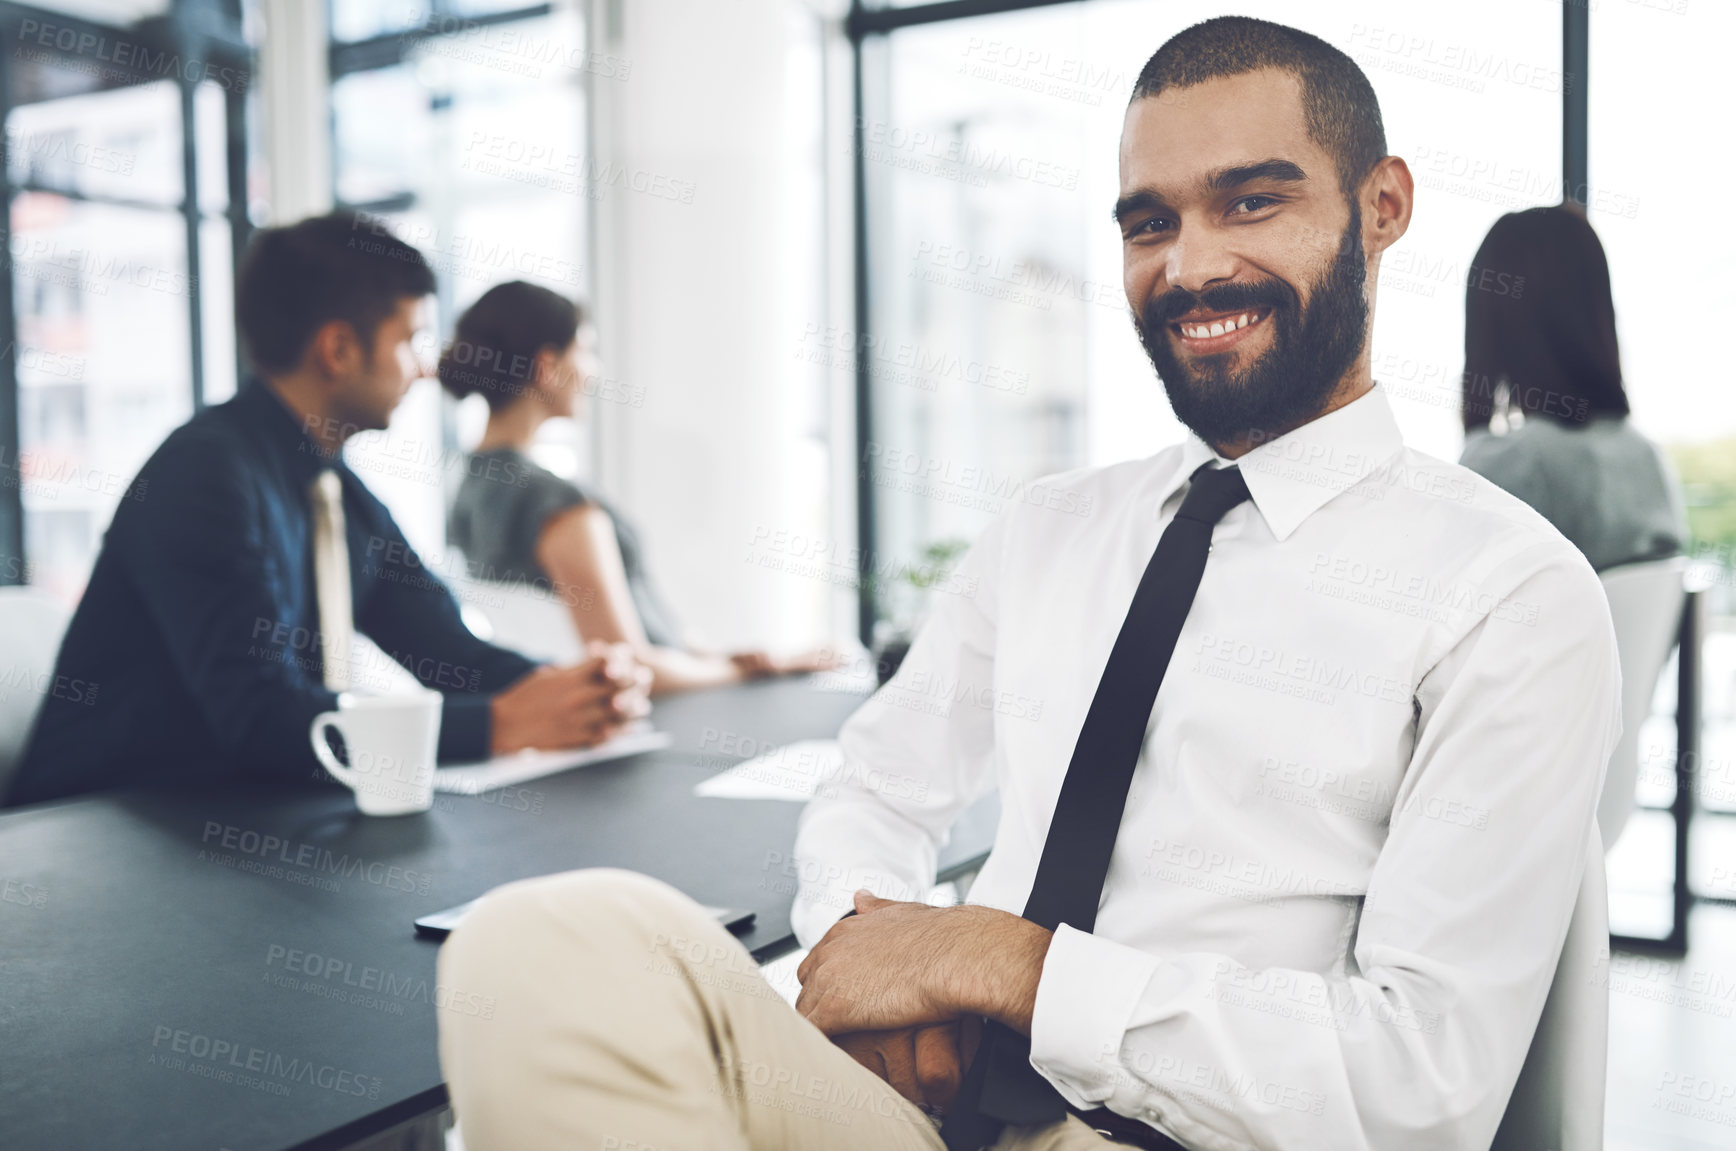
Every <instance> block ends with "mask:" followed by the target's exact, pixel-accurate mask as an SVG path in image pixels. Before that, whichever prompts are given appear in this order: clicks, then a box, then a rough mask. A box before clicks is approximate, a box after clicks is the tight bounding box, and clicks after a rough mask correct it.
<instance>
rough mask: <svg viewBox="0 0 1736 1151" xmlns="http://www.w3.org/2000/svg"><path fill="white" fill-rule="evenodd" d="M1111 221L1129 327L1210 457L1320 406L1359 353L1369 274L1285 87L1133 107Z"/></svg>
mask: <svg viewBox="0 0 1736 1151" xmlns="http://www.w3.org/2000/svg"><path fill="white" fill-rule="evenodd" d="M1115 215H1116V221H1117V223H1118V225H1119V226H1120V229H1121V235H1122V266H1123V281H1124V285H1125V287H1126V289H1127V299H1128V301H1129V302H1130V304H1131V305H1132V307H1133V312H1134V326H1135V328H1136V329H1137V330H1138V332H1139V336H1140V340H1141V342H1142V343H1144V345H1145V349H1146V352H1147V354H1148V355H1150V357H1151V360H1152V363H1153V364H1154V365H1155V366H1156V368H1157V371H1158V374H1159V375H1160V376H1161V377H1162V379H1163V383H1164V388H1165V390H1166V391H1167V392H1168V393H1169V397H1170V403H1171V405H1172V406H1173V407H1174V408H1175V411H1176V415H1177V417H1178V418H1180V419H1181V420H1182V422H1183V423H1185V424H1187V425H1188V426H1189V427H1190V428H1192V429H1193V430H1194V431H1195V432H1196V433H1197V434H1198V435H1199V436H1200V437H1201V438H1202V439H1204V440H1206V442H1208V443H1211V444H1213V445H1215V446H1219V447H1223V446H1226V445H1231V444H1244V443H1248V442H1250V441H1253V442H1257V441H1258V440H1260V439H1262V438H1270V437H1272V436H1274V435H1279V434H1282V433H1283V432H1286V431H1289V430H1291V429H1292V428H1295V427H1297V426H1300V425H1301V424H1303V423H1306V422H1308V421H1309V420H1311V419H1313V418H1315V417H1316V416H1318V415H1320V414H1321V413H1322V412H1324V411H1326V410H1328V409H1329V408H1330V407H1331V406H1333V397H1334V393H1335V392H1336V391H1337V390H1338V388H1339V385H1340V383H1341V381H1343V380H1344V378H1345V376H1346V375H1347V373H1349V372H1350V370H1351V368H1352V366H1353V365H1354V364H1355V363H1356V362H1357V359H1358V357H1359V356H1360V355H1361V354H1362V353H1363V352H1364V350H1365V345H1366V336H1367V329H1368V317H1369V308H1370V305H1369V300H1368V296H1367V294H1366V291H1365V285H1366V280H1367V264H1366V257H1365V254H1364V249H1363V244H1362V236H1361V231H1362V220H1361V214H1360V212H1358V211H1357V210H1356V207H1355V205H1354V203H1353V202H1350V201H1347V200H1346V198H1345V196H1344V193H1343V192H1342V190H1341V188H1340V180H1339V171H1338V166H1337V164H1336V163H1335V161H1334V158H1333V156H1332V155H1331V154H1330V153H1328V152H1327V151H1326V150H1325V149H1324V148H1322V147H1321V146H1320V145H1319V144H1318V143H1316V142H1315V141H1314V140H1313V139H1311V138H1310V137H1309V135H1308V129H1307V125H1306V122H1305V121H1304V118H1303V107H1302V84H1301V81H1300V80H1299V79H1298V78H1297V77H1296V76H1294V75H1293V74H1291V73H1289V72H1285V71H1280V70H1278V69H1261V70H1259V71H1255V72H1247V73H1243V74H1241V75H1237V76H1229V77H1223V78H1218V79H1213V80H1208V81H1205V82H1204V83H1200V84H1196V85H1194V86H1192V87H1189V88H1184V89H1179V90H1178V89H1167V90H1164V91H1161V92H1159V93H1158V95H1156V96H1154V97H1144V98H1140V99H1136V100H1134V101H1133V103H1132V104H1131V105H1130V106H1129V107H1128V109H1127V117H1126V120H1125V121H1124V123H1123V126H1122V134H1121V191H1120V196H1119V198H1118V199H1117V201H1116V208H1115Z"/></svg>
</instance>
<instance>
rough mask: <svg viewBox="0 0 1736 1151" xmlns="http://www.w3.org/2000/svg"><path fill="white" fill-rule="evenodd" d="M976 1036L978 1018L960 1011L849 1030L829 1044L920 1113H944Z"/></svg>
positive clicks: (970, 1056) (971, 1055) (979, 1025)
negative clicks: (943, 1018) (944, 1017)
mask: <svg viewBox="0 0 1736 1151" xmlns="http://www.w3.org/2000/svg"><path fill="white" fill-rule="evenodd" d="M981 1038H982V1018H981V1016H977V1015H966V1016H964V1017H962V1018H960V1019H955V1020H953V1021H952V1022H950V1023H928V1024H924V1025H923V1026H920V1027H900V1028H897V1029H895V1030H892V1031H851V1032H847V1033H845V1034H843V1035H834V1036H832V1042H833V1043H835V1044H837V1045H838V1046H839V1047H841V1048H843V1049H844V1051H845V1052H846V1053H848V1054H849V1056H850V1057H851V1058H852V1059H854V1060H855V1061H856V1062H858V1063H860V1064H861V1065H862V1066H864V1067H866V1068H868V1070H870V1071H872V1072H874V1074H876V1075H878V1076H880V1078H882V1079H884V1080H885V1081H886V1082H887V1083H889V1084H891V1086H892V1089H893V1090H894V1091H897V1092H898V1093H899V1094H900V1095H902V1096H904V1097H905V1098H906V1099H908V1100H910V1101H911V1102H912V1103H914V1104H916V1105H917V1106H918V1107H921V1108H922V1109H923V1110H924V1111H927V1112H929V1113H930V1114H936V1115H944V1114H945V1113H946V1109H947V1108H948V1107H950V1106H952V1100H953V1097H954V1096H956V1095H957V1094H958V1087H959V1083H960V1082H962V1081H963V1079H964V1071H965V1068H967V1067H969V1066H970V1061H971V1060H972V1059H973V1058H974V1057H975V1056H976V1049H977V1043H978V1042H979V1041H980V1040H981Z"/></svg>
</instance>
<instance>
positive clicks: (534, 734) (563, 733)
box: [490, 640, 651, 755]
mask: <svg viewBox="0 0 1736 1151" xmlns="http://www.w3.org/2000/svg"><path fill="white" fill-rule="evenodd" d="M585 656H586V658H585V660H584V662H582V663H575V664H572V665H570V666H567V667H539V668H537V669H536V670H535V671H532V672H531V673H530V674H528V675H526V676H524V677H523V678H521V679H519V680H518V681H517V682H515V683H514V684H512V686H510V687H508V688H507V689H506V690H505V691H502V692H501V693H500V694H499V695H496V696H495V697H494V698H493V699H492V700H491V701H490V709H491V711H492V714H493V720H494V727H493V731H494V736H493V748H492V750H493V753H494V754H495V755H507V754H510V753H512V752H515V751H523V750H524V749H526V748H561V747H591V746H594V745H595V744H599V743H602V742H603V741H604V740H606V739H608V738H609V737H610V736H613V735H616V734H618V733H619V732H620V730H621V728H623V727H625V726H626V725H627V724H629V723H631V722H633V721H634V720H636V719H640V718H642V717H644V716H646V715H649V714H651V704H650V702H649V693H650V690H651V671H650V669H649V668H646V667H644V666H642V665H641V664H640V663H639V662H638V660H636V659H634V658H633V649H632V648H631V647H629V646H628V645H626V644H624V643H615V644H608V643H600V642H598V641H595V640H593V641H591V642H590V643H588V644H586V645H585Z"/></svg>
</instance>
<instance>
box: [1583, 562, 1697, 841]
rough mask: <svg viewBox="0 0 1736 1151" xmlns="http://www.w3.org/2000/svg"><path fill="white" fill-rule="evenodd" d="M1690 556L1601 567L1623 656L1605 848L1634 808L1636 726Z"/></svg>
mask: <svg viewBox="0 0 1736 1151" xmlns="http://www.w3.org/2000/svg"><path fill="white" fill-rule="evenodd" d="M1687 568H1688V561H1687V560H1686V559H1685V558H1683V557H1681V556H1677V557H1675V558H1673V559H1667V560H1657V561H1655V562H1652V563H1643V564H1623V565H1622V566H1621V567H1615V568H1610V569H1609V570H1607V571H1605V572H1604V573H1603V576H1602V579H1603V591H1604V595H1606V596H1607V597H1608V598H1609V614H1610V617H1611V618H1612V619H1613V620H1614V621H1615V646H1616V651H1617V654H1618V656H1619V658H1620V660H1621V725H1622V731H1621V742H1619V743H1617V744H1616V746H1615V751H1614V753H1613V754H1611V756H1610V759H1609V773H1608V774H1607V775H1605V776H1604V780H1603V798H1602V799H1600V800H1599V801H1598V805H1597V829H1598V833H1599V834H1600V835H1601V836H1602V837H1603V846H1604V849H1605V850H1606V851H1607V850H1608V849H1609V848H1612V847H1614V846H1615V841H1616V840H1617V839H1618V838H1620V837H1621V833H1622V828H1624V827H1626V826H1627V821H1628V817H1629V816H1631V815H1632V814H1633V812H1634V785H1635V783H1636V782H1637V781H1638V779H1639V773H1640V728H1641V727H1642V726H1643V725H1644V724H1645V721H1646V717H1647V716H1649V715H1650V714H1651V710H1652V697H1653V695H1654V694H1655V693H1656V692H1657V687H1658V675H1659V673H1660V672H1662V670H1663V667H1664V661H1665V660H1666V659H1668V658H1669V655H1670V649H1671V648H1672V647H1674V646H1675V642H1676V634H1677V632H1678V631H1680V629H1681V622H1682V601H1683V598H1684V595H1685V593H1684V591H1683V587H1682V576H1683V574H1684V573H1685V572H1686V571H1687Z"/></svg>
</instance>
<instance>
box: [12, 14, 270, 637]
mask: <svg viewBox="0 0 1736 1151" xmlns="http://www.w3.org/2000/svg"><path fill="white" fill-rule="evenodd" d="M76 7H77V9H78V10H79V11H80V12H86V13H89V12H97V13H104V12H112V13H114V14H115V15H117V16H121V17H129V18H136V21H135V22H134V23H131V24H130V25H128V26H125V27H121V26H115V25H106V24H97V23H92V22H91V21H89V20H86V19H81V18H78V17H75V16H71V15H64V14H57V13H54V12H50V11H45V10H39V9H26V8H23V7H21V6H18V5H10V4H9V5H4V6H0V35H3V36H4V37H5V38H6V42H7V43H8V44H10V45H12V46H13V47H12V49H11V50H10V51H9V52H8V54H7V58H6V61H5V68H4V69H0V75H3V76H4V82H3V87H0V100H3V102H4V104H3V107H0V116H3V117H4V124H5V149H6V152H5V155H6V164H5V181H6V183H5V194H6V205H7V218H8V220H9V223H10V229H11V231H10V235H9V237H8V255H9V257H10V259H9V260H8V262H7V268H8V271H9V275H8V276H7V277H5V283H4V287H3V288H0V324H4V325H5V326H6V328H7V331H6V332H5V333H3V334H0V477H3V478H4V480H5V484H4V486H3V487H0V583H31V584H35V585H38V586H41V587H43V588H46V589H47V590H49V591H50V592H52V593H53V594H54V595H56V596H58V597H60V598H62V599H64V600H65V601H67V602H68V603H72V602H74V601H76V600H77V598H78V596H79V595H80V594H81V593H82V591H83V589H84V584H85V581H86V579H87V578H88V577H89V574H90V568H91V564H92V563H93V562H94V560H95V557H96V552H97V548H98V546H99V544H100V542H101V538H102V533H103V531H104V529H105V528H106V527H107V526H108V522H109V519H110V518H111V517H112V516H113V515H114V511H115V508H116V506H117V505H118V504H119V502H120V501H121V500H123V499H127V498H137V497H138V496H140V495H141V494H142V493H139V492H137V491H134V490H132V489H131V488H130V486H129V485H130V482H131V480H132V478H133V476H134V474H135V473H136V472H137V471H138V469H139V467H140V466H141V465H142V464H143V463H144V461H145V459H146V458H147V457H148V456H149V455H150V453H151V452H152V450H153V449H155V448H156V446H157V444H158V443H160V442H161V441H162V439H163V437H164V436H165V435H167V434H168V432H169V431H170V430H171V429H173V428H174V427H175V426H176V425H177V424H179V423H181V422H182V421H184V420H185V419H186V418H187V417H188V416H189V415H190V414H191V413H192V412H193V410H194V409H195V408H196V407H199V406H201V405H203V404H205V403H209V402H214V401H217V400H221V399H224V398H226V397H227V396H229V395H231V394H232V393H233V392H234V390H235V386H236V375H237V363H236V349H235V340H234V328H233V323H232V321H231V319H230V315H231V310H232V279H233V275H232V272H233V267H234V258H235V251H236V248H237V245H238V244H239V243H242V242H244V240H245V234H246V230H247V227H248V217H247V213H246V205H245V195H244V194H243V192H244V189H245V172H244V170H243V169H244V166H245V162H246V159H245V158H246V154H247V149H246V145H245V136H244V124H243V111H244V107H245V99H246V95H247V93H248V91H249V90H250V88H251V84H252V64H251V58H250V55H249V53H248V52H247V50H246V49H245V47H244V46H243V45H242V44H241V41H240V33H239V28H240V9H239V5H238V2H237V0H228V2H224V0H186V2H184V3H180V4H176V5H174V6H172V7H171V5H170V4H168V3H166V2H164V3H158V4H150V3H113V4H92V3H85V4H79V5H77V6H76Z"/></svg>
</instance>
